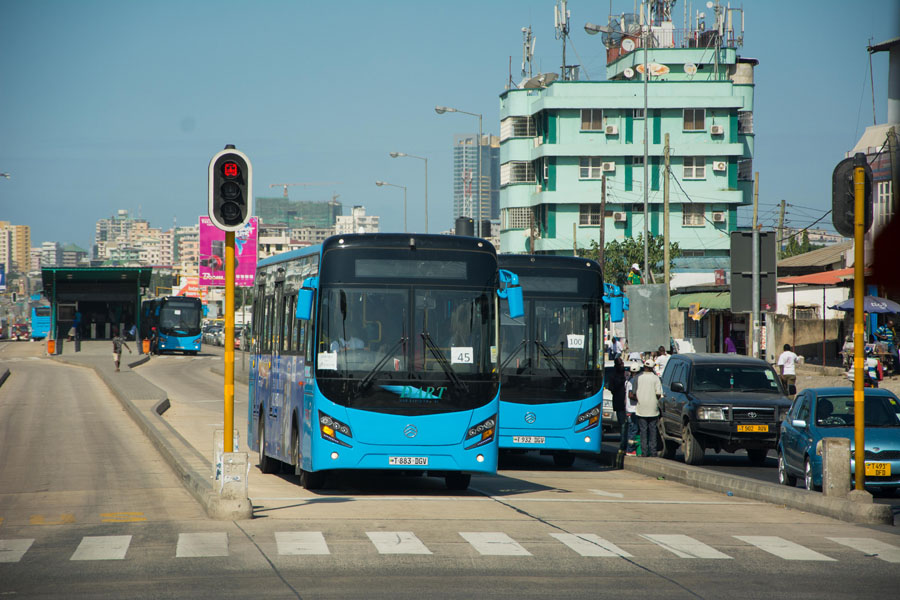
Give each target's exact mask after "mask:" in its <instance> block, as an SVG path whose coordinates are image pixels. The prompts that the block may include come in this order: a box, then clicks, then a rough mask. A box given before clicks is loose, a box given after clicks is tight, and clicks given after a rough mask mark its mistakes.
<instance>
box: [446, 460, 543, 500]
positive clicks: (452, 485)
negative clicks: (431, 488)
mask: <svg viewBox="0 0 900 600" xmlns="http://www.w3.org/2000/svg"><path fill="white" fill-rule="evenodd" d="M554 456H555V455H554ZM471 481H472V475H470V474H469V473H450V474H448V475H447V476H446V477H444V483H445V484H446V485H447V489H448V490H455V491H463V490H467V489H469V483H471Z"/></svg>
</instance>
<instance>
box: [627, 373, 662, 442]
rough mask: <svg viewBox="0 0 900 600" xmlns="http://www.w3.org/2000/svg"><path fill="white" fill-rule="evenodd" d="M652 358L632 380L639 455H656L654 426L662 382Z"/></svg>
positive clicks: (655, 424)
mask: <svg viewBox="0 0 900 600" xmlns="http://www.w3.org/2000/svg"><path fill="white" fill-rule="evenodd" d="M654 366H656V363H654V362H653V360H652V359H649V358H648V359H647V360H645V361H644V371H643V372H642V373H641V374H640V375H638V377H637V379H636V380H635V382H634V391H633V392H632V393H633V394H634V396H635V399H636V400H637V409H636V410H635V414H637V417H638V427H639V428H640V432H641V456H656V433H657V432H656V428H657V426H658V421H659V399H660V398H662V383H661V382H660V380H659V377H657V376H656V373H654V372H653V367H654Z"/></svg>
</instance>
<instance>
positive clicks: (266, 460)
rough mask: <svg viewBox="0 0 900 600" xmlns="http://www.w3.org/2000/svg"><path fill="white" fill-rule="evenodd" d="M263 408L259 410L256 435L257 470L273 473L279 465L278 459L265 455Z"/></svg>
mask: <svg viewBox="0 0 900 600" xmlns="http://www.w3.org/2000/svg"><path fill="white" fill-rule="evenodd" d="M263 418H264V417H263V408H262V407H260V410H259V419H260V420H259V435H257V436H256V437H257V440H258V442H259V447H258V448H257V452H259V460H258V461H257V464H258V465H259V470H260V471H262V472H263V473H267V474H269V473H275V472H276V471H278V469H279V467H280V465H279V464H278V461H276V460H275V459H274V458H270V457H268V456H266V450H265V448H266V426H265V424H264V423H263V421H262V420H263Z"/></svg>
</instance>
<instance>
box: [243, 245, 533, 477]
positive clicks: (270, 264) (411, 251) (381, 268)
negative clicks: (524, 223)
mask: <svg viewBox="0 0 900 600" xmlns="http://www.w3.org/2000/svg"><path fill="white" fill-rule="evenodd" d="M498 296H499V297H505V298H507V299H508V302H509V306H510V311H511V312H513V313H514V314H515V313H516V311H517V310H518V311H521V288H519V287H518V286H517V281H516V277H515V275H514V274H512V273H509V272H505V271H500V270H499V269H498V264H497V255H496V251H495V250H494V247H493V246H492V245H491V244H490V243H489V242H487V241H485V240H482V239H478V238H471V237H457V236H445V235H413V234H409V235H404V234H368V235H366V234H359V235H344V236H332V237H330V238H328V239H327V240H325V242H323V243H322V244H321V245H317V246H311V247H309V248H305V249H301V250H296V251H291V252H287V253H285V254H281V255H278V256H274V257H270V258H267V259H265V260H263V261H261V262H260V263H259V266H258V268H257V275H256V282H255V294H254V306H253V322H252V339H253V351H252V359H251V372H250V377H249V390H250V391H249V394H250V397H249V402H248V405H249V406H248V415H247V422H248V432H247V438H248V440H250V441H249V443H250V445H251V446H255V447H256V448H257V450H258V452H259V467H260V469H261V470H262V471H263V472H264V473H271V472H274V471H275V470H276V469H278V468H280V467H281V466H282V464H286V465H288V466H290V467H291V468H292V470H293V471H294V473H295V474H297V475H298V476H299V478H300V484H301V485H302V486H303V487H305V488H308V489H314V488H318V487H321V486H322V485H323V484H324V480H325V477H326V474H327V473H328V472H329V471H333V470H339V469H378V470H385V471H416V472H419V473H421V472H427V473H428V474H429V475H432V476H438V477H444V478H445V481H446V484H447V487H448V488H450V489H459V490H462V489H466V488H467V487H468V485H469V481H470V479H471V474H472V473H479V472H480V473H494V472H496V469H497V437H496V426H497V413H498V411H499V396H498V392H499V385H500V378H499V372H498V369H497V367H498V360H499V352H498V337H499V319H498V316H497V315H498V307H499V301H498Z"/></svg>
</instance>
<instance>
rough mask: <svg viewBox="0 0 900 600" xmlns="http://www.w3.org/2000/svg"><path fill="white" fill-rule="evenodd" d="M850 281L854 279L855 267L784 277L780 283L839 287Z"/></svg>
mask: <svg viewBox="0 0 900 600" xmlns="http://www.w3.org/2000/svg"><path fill="white" fill-rule="evenodd" d="M848 279H853V267H850V268H849V269H837V270H834V271H822V272H821V273H810V274H809V275H796V276H793V277H782V278H780V279H779V280H778V283H780V284H787V285H838V284H840V283H842V282H844V281H847V280H848Z"/></svg>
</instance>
